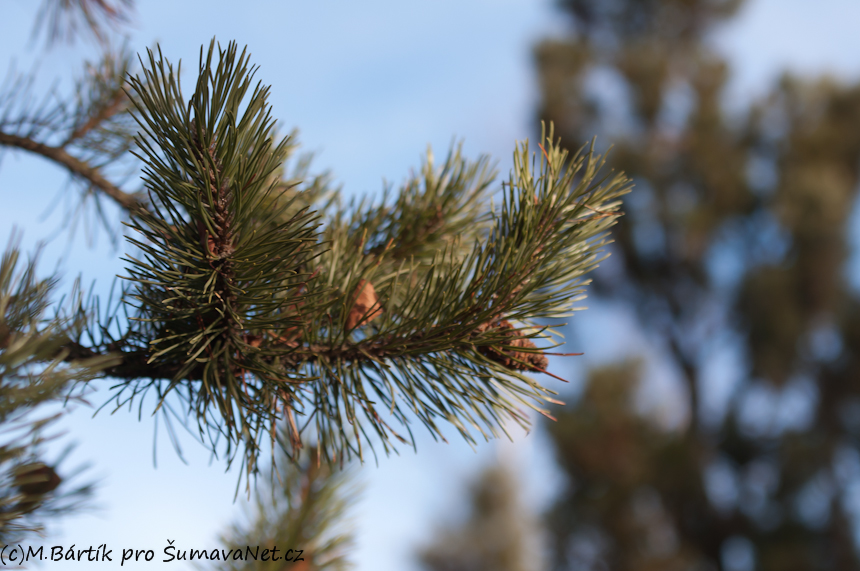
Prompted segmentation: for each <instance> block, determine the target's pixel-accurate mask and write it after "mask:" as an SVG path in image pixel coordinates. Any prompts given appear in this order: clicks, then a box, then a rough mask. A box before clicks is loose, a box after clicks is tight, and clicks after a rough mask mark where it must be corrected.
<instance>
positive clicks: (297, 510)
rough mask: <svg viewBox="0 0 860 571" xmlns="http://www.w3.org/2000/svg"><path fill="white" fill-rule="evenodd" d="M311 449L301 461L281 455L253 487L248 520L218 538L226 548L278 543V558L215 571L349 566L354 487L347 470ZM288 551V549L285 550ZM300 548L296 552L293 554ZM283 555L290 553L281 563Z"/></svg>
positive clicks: (328, 570)
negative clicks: (274, 470) (262, 481)
mask: <svg viewBox="0 0 860 571" xmlns="http://www.w3.org/2000/svg"><path fill="white" fill-rule="evenodd" d="M311 450H312V452H311V453H310V454H307V455H305V456H304V458H303V459H302V461H301V462H298V463H296V462H291V461H290V460H289V459H288V458H287V457H286V456H284V455H280V457H279V461H278V464H279V466H278V468H277V475H276V476H275V477H273V478H272V479H270V480H267V482H266V484H265V485H264V486H261V487H260V488H258V489H257V491H256V493H255V496H254V499H255V504H254V508H253V510H252V511H251V512H250V513H248V514H247V516H248V517H247V518H246V519H247V521H245V522H242V523H236V524H234V525H233V526H232V527H231V529H230V530H229V531H228V532H227V533H225V534H224V535H223V536H222V537H221V542H222V544H223V545H224V546H225V548H226V549H227V550H239V551H242V555H243V557H245V556H246V555H247V548H248V547H251V548H252V551H253V550H254V548H255V547H257V546H260V548H261V549H273V548H274V547H277V548H278V549H279V551H280V553H281V555H280V557H281V559H280V560H279V561H273V560H272V559H271V558H269V560H268V561H263V560H262V559H256V560H253V559H250V558H247V557H245V559H244V560H238V559H235V558H234V559H232V560H230V561H224V562H223V563H221V564H220V566H218V567H216V569H218V570H224V571H268V570H271V571H280V570H282V569H284V568H285V566H286V568H289V569H294V570H295V571H341V570H345V569H350V568H352V565H351V564H350V562H349V560H348V558H347V556H346V553H347V552H348V551H349V550H350V549H351V548H352V545H353V543H354V539H353V537H352V533H351V531H350V524H349V521H348V516H347V512H348V510H349V507H350V505H351V504H352V503H354V502H355V500H356V496H357V490H356V489H355V485H354V484H353V483H352V478H353V476H352V474H351V473H350V471H349V470H340V469H338V468H335V467H332V466H330V465H328V464H327V463H325V462H321V461H320V460H321V458H320V456H319V455H318V454H317V453H316V451H315V449H314V448H313V447H311ZM291 549H292V550H293V552H292V553H289V550H291ZM299 551H301V553H300V554H299V553H298V552H299ZM283 557H290V558H291V559H292V561H291V562H285V561H284V559H283Z"/></svg>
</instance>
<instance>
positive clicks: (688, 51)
mask: <svg viewBox="0 0 860 571" xmlns="http://www.w3.org/2000/svg"><path fill="white" fill-rule="evenodd" d="M741 4H742V2H741V1H738V0H729V1H721V0H663V1H660V0H652V1H642V0H613V1H611V2H606V1H599V0H566V1H563V2H560V8H561V10H562V12H563V13H564V15H565V17H566V18H567V22H568V24H569V28H568V30H569V32H568V34H567V35H566V37H564V38H563V39H553V40H547V41H544V42H543V43H541V44H540V45H539V46H538V48H537V50H536V63H537V68H538V72H539V80H540V88H541V93H542V103H541V107H540V110H539V113H538V114H539V117H540V119H542V120H552V121H554V122H555V125H556V133H557V134H559V135H560V136H561V137H562V141H563V144H567V145H570V146H571V147H576V146H577V145H579V144H581V142H582V141H584V140H588V139H590V138H591V137H592V136H594V135H595V134H598V135H599V136H600V137H601V139H603V140H609V141H611V142H612V143H613V144H614V151H613V152H612V154H611V155H610V163H611V164H612V166H613V167H616V168H619V169H622V170H624V171H625V172H626V173H628V175H629V176H631V177H632V178H633V180H634V183H635V189H634V191H633V193H632V194H631V198H630V200H629V201H628V203H627V207H626V208H625V210H626V216H625V217H624V218H623V219H622V220H621V222H620V223H619V227H618V231H617V232H615V236H616V239H617V243H616V245H615V247H614V250H613V256H612V258H610V260H609V262H608V265H607V267H605V268H604V270H605V271H603V272H600V273H598V275H597V276H596V280H595V291H596V293H597V296H598V297H599V298H600V299H602V300H603V301H605V302H607V303H609V304H616V305H620V306H621V307H626V308H629V309H630V311H631V312H633V313H635V315H636V316H637V318H638V325H639V328H640V330H641V332H642V333H643V336H644V337H645V338H647V339H649V340H651V343H650V346H649V347H647V348H642V353H643V355H641V358H642V359H648V360H651V361H652V362H659V363H661V364H662V365H663V366H661V367H648V368H646V367H638V366H636V365H634V364H618V365H616V366H613V367H610V368H606V369H599V370H595V371H593V372H592V374H591V375H590V379H589V384H588V388H587V390H586V392H585V394H584V396H583V397H582V399H581V400H580V401H579V402H578V403H577V404H576V405H575V406H573V407H570V408H568V409H566V410H565V411H563V412H562V413H561V414H560V415H558V416H559V421H558V423H555V424H550V425H549V429H550V432H551V434H552V437H553V441H554V443H555V445H556V448H557V455H558V459H559V463H560V465H561V467H562V468H563V470H564V471H565V473H566V474H567V475H568V476H569V478H570V485H569V487H568V488H567V490H566V491H565V492H564V494H563V495H562V496H561V497H560V499H559V500H558V502H557V503H556V505H555V506H554V507H553V509H552V510H551V513H550V514H549V519H548V525H549V531H550V535H551V538H552V560H553V562H552V566H551V567H552V568H553V569H582V570H591V569H594V570H597V569H611V570H630V571H633V570H635V571H644V570H652V569H654V570H656V569H660V570H674V569H679V570H680V569H725V570H730V569H731V570H735V569H737V570H741V569H760V570H762V571H793V570H797V571H800V570H804V571H807V570H819V569H820V570H825V569H826V570H831V569H833V570H835V569H857V568H858V567H860V559H858V551H857V546H858V544H857V541H856V538H857V537H858V532H860V526H858V524H860V503H858V499H857V495H856V490H857V489H858V488H857V486H858V484H860V451H858V445H860V441H858V436H860V432H858V431H860V422H858V421H860V298H858V291H857V289H856V288H854V287H852V286H851V283H850V280H849V276H848V269H849V265H848V263H849V260H850V254H851V250H852V247H853V245H852V243H851V233H850V232H851V229H852V228H851V224H852V211H853V210H854V208H855V203H856V200H857V198H856V194H857V189H858V166H860V87H858V86H853V85H845V84H842V83H840V82H837V81H835V80H830V79H821V80H815V81H811V80H806V79H800V78H796V77H791V76H788V75H786V76H784V77H783V78H782V79H781V80H780V81H779V82H778V84H776V85H774V86H773V87H772V89H771V90H770V91H769V93H768V94H767V95H766V96H765V97H763V98H761V99H760V100H758V101H755V102H753V103H752V104H751V105H750V106H749V107H744V106H740V105H738V104H737V102H734V101H732V102H729V101H727V100H726V93H727V92H726V87H727V84H728V82H729V81H730V79H731V70H730V68H729V66H728V65H727V63H726V62H725V61H724V59H723V58H722V57H721V56H720V54H718V53H717V52H716V51H715V50H714V48H713V47H712V45H711V44H710V43H709V42H708V41H706V39H707V38H708V37H709V34H711V33H713V31H714V30H715V29H716V27H717V26H718V25H719V24H720V23H722V22H724V21H726V19H727V18H730V17H731V16H733V15H735V14H736V13H737V10H738V8H739V7H740V5H741ZM798 41H800V39H798ZM739 109H741V110H739ZM645 353H647V354H645ZM733 362H740V363H742V365H741V366H740V370H736V369H737V368H738V367H734V368H733V366H732V365H731V363H733ZM652 370H661V371H666V370H674V371H677V373H678V375H677V376H678V377H680V379H681V381H682V382H681V386H680V388H679V393H681V394H683V395H684V397H685V398H684V399H681V400H682V401H684V402H685V404H684V405H683V407H684V410H681V411H671V412H674V413H676V414H675V416H676V417H683V418H685V419H686V420H685V421H684V422H683V423H682V425H681V426H676V427H671V428H667V427H666V425H667V423H666V422H665V418H662V419H661V418H648V417H646V416H643V415H642V414H641V413H637V412H636V407H635V406H634V400H635V398H634V395H635V394H641V393H642V391H648V390H650V388H649V387H654V386H656V385H655V381H657V380H659V379H655V378H653V374H651V375H650V376H649V375H648V374H645V373H644V371H652ZM734 377H738V379H739V380H737V381H733V380H732V379H733V378H734ZM720 390H722V391H723V393H726V392H728V393H730V397H728V398H721V397H719V396H718V395H719V394H720ZM666 407H669V408H671V407H672V405H671V404H667V405H666Z"/></svg>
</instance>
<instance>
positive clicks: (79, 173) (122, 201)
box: [0, 131, 147, 216]
mask: <svg viewBox="0 0 860 571" xmlns="http://www.w3.org/2000/svg"><path fill="white" fill-rule="evenodd" d="M0 145H3V146H7V147H14V148H16V149H22V150H25V151H30V152H31V153H35V154H37V155H41V156H43V157H45V158H46V159H49V160H51V161H54V162H55V163H57V164H59V165H61V166H63V167H65V168H66V169H67V170H68V171H69V172H70V173H71V174H72V175H73V176H76V177H79V178H82V179H84V180H86V181H88V182H89V183H90V184H91V185H92V186H93V187H95V188H97V189H99V190H100V191H102V192H103V193H105V194H106V195H108V196H109V197H110V198H112V199H113V200H114V202H116V203H117V204H119V205H120V206H121V207H122V208H124V209H125V210H126V211H127V212H128V213H129V214H130V215H132V216H134V215H136V214H138V213H140V212H142V211H144V210H146V209H147V206H146V203H145V202H144V201H142V200H141V199H140V198H138V197H137V196H135V195H134V194H131V193H128V192H125V191H123V190H121V189H120V188H118V187H116V186H115V185H114V184H112V183H111V182H110V181H109V180H107V179H106V178H105V177H104V176H102V174H101V173H100V172H99V169H97V168H94V167H91V166H90V165H88V164H87V163H86V162H84V161H82V160H80V159H78V158H76V157H74V156H72V155H70V154H69V153H68V152H67V151H66V149H64V148H63V147H52V146H50V145H45V144H44V143H39V142H37V141H34V140H33V139H30V138H28V137H20V136H18V135H11V134H9V133H4V132H2V131H0Z"/></svg>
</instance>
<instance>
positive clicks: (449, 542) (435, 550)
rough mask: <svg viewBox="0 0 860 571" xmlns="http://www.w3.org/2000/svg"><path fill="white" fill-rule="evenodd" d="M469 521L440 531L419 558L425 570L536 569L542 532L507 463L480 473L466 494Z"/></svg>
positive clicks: (501, 463)
mask: <svg viewBox="0 0 860 571" xmlns="http://www.w3.org/2000/svg"><path fill="white" fill-rule="evenodd" d="M469 492H470V494H469V499H470V502H469V506H468V507H469V511H468V512H467V513H466V514H465V515H466V517H467V519H466V520H465V521H463V522H462V523H461V524H460V525H456V524H454V525H452V522H448V523H446V524H445V527H441V526H440V527H439V528H438V529H437V531H436V532H435V533H434V536H433V539H432V542H431V543H429V544H428V545H426V546H425V547H423V548H422V549H421V550H420V552H419V554H418V559H419V561H420V564H421V566H422V567H423V568H424V569H426V570H427V571H491V570H492V571H530V570H533V569H539V568H541V567H540V557H541V553H540V540H541V537H540V533H539V525H538V522H537V520H536V518H534V517H533V513H532V511H531V510H530V509H529V506H527V505H526V504H525V502H524V501H523V498H522V488H521V486H520V484H519V482H518V481H517V478H516V475H515V473H514V470H513V467H512V466H511V465H510V463H509V462H504V461H500V462H498V463H496V464H492V465H490V466H488V467H487V468H485V469H484V471H483V472H481V474H480V475H479V476H478V478H477V479H476V480H475V481H474V482H473V483H472V486H471V488H470V490H469Z"/></svg>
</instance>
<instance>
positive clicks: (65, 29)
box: [33, 0, 134, 45]
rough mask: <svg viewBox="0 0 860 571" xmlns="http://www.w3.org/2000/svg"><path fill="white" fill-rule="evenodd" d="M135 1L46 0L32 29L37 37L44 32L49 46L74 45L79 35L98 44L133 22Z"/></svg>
mask: <svg viewBox="0 0 860 571" xmlns="http://www.w3.org/2000/svg"><path fill="white" fill-rule="evenodd" d="M133 11H134V0H114V1H111V0H44V1H43V2H42V6H41V8H40V9H39V14H38V16H37V17H36V24H35V26H34V27H33V37H34V38H36V37H37V36H38V35H39V34H40V33H41V31H42V30H43V29H44V30H45V32H46V34H47V41H48V44H49V45H53V44H56V43H60V42H69V43H71V42H73V41H74V40H75V39H77V38H78V37H79V36H84V37H87V36H89V37H92V38H94V39H95V40H96V41H98V42H99V43H106V42H107V41H108V34H109V32H111V31H116V30H118V29H119V28H120V27H122V26H125V25H128V24H130V23H131V18H132V12H133Z"/></svg>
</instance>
